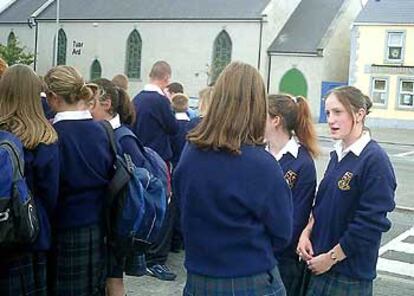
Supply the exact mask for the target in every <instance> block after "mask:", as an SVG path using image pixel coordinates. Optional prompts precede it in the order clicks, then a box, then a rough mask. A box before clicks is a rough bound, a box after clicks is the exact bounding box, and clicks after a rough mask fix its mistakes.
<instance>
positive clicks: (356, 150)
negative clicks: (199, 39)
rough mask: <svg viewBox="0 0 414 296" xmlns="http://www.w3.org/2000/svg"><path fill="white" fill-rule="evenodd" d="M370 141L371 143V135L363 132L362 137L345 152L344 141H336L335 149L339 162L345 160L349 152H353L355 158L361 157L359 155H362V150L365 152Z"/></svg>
mask: <svg viewBox="0 0 414 296" xmlns="http://www.w3.org/2000/svg"><path fill="white" fill-rule="evenodd" d="M369 141H371V135H370V134H369V132H368V131H364V132H362V135H361V137H360V138H359V139H358V140H356V141H355V142H354V143H353V144H352V145H350V146H349V147H348V148H346V149H345V150H344V149H343V143H342V140H339V141H336V143H335V146H334V147H335V152H336V155H337V156H338V162H340V161H341V160H342V159H344V157H345V156H346V155H347V154H348V153H349V152H352V153H353V154H354V155H355V156H358V157H359V155H361V152H362V150H364V148H365V146H367V145H368V143H369Z"/></svg>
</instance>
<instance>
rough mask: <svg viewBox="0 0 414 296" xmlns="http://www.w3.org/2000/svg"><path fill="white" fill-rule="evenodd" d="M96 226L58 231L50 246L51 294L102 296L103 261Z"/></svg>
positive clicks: (101, 240) (104, 267)
mask: <svg viewBox="0 0 414 296" xmlns="http://www.w3.org/2000/svg"><path fill="white" fill-rule="evenodd" d="M105 248H106V246H105V243H104V235H103V229H102V228H101V227H100V226H99V225H92V226H87V227H81V228H74V229H68V230H61V231H60V232H58V233H56V236H55V241H54V244H53V246H52V256H51V257H52V258H51V260H50V263H51V264H50V272H51V275H52V276H55V277H54V278H53V279H52V280H51V287H50V289H51V295H57V296H92V295H105V279H106V261H105V260H106V259H105Z"/></svg>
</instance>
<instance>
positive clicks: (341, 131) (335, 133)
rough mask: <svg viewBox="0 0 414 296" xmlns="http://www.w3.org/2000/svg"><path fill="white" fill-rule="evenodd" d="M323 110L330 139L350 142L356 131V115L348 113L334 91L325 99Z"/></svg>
mask: <svg viewBox="0 0 414 296" xmlns="http://www.w3.org/2000/svg"><path fill="white" fill-rule="evenodd" d="M325 112H326V117H327V119H328V125H329V130H330V133H331V137H332V139H334V140H342V141H344V143H349V142H352V141H353V139H354V138H355V135H354V134H355V133H356V131H355V130H356V123H357V122H358V121H357V115H356V114H355V115H354V114H352V115H351V114H349V113H348V111H347V110H346V109H345V106H344V105H343V104H342V103H341V102H340V101H339V100H338V98H337V97H336V95H335V94H334V93H332V94H330V95H329V96H328V98H327V99H326V102H325Z"/></svg>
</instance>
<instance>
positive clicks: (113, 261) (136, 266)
mask: <svg viewBox="0 0 414 296" xmlns="http://www.w3.org/2000/svg"><path fill="white" fill-rule="evenodd" d="M107 263H108V265H107V268H108V270H107V271H108V272H107V276H108V277H109V278H123V275H124V271H125V273H126V275H129V276H143V275H146V274H147V264H146V261H145V254H140V253H138V252H134V253H132V254H130V255H128V256H127V257H124V258H122V259H119V258H117V257H116V256H115V255H114V253H113V252H112V251H111V249H110V248H109V250H108V254H107Z"/></svg>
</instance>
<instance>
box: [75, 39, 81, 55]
mask: <svg viewBox="0 0 414 296" xmlns="http://www.w3.org/2000/svg"><path fill="white" fill-rule="evenodd" d="M82 49H83V42H81V41H76V40H73V41H72V55H81V54H82Z"/></svg>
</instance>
